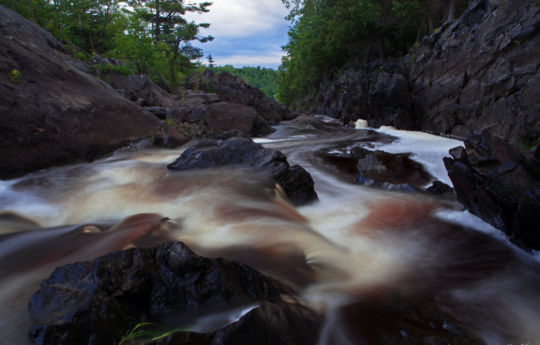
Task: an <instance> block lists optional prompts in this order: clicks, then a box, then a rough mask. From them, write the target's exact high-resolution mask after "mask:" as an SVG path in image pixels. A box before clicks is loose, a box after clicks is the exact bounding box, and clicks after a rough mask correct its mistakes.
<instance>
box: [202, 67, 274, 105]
mask: <svg viewBox="0 0 540 345" xmlns="http://www.w3.org/2000/svg"><path fill="white" fill-rule="evenodd" d="M212 69H213V71H214V72H215V73H222V72H227V73H229V74H232V75H236V76H239V77H241V78H242V79H244V81H245V82H246V83H248V84H249V85H251V86H253V87H256V88H257V89H259V90H261V91H262V92H264V94H265V95H267V96H268V97H270V98H273V99H276V97H277V91H278V85H279V72H278V71H276V70H273V69H271V68H264V67H260V66H259V67H242V68H235V67H233V66H231V65H225V66H219V67H212Z"/></svg>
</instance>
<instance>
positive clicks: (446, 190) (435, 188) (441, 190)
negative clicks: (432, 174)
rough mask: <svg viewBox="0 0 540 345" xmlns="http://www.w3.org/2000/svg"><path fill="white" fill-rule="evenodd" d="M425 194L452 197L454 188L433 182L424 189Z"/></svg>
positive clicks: (439, 182)
mask: <svg viewBox="0 0 540 345" xmlns="http://www.w3.org/2000/svg"><path fill="white" fill-rule="evenodd" d="M426 192H428V193H431V194H437V195H454V188H452V187H450V186H449V185H447V184H446V183H442V182H441V181H433V184H432V185H431V186H429V187H427V188H426Z"/></svg>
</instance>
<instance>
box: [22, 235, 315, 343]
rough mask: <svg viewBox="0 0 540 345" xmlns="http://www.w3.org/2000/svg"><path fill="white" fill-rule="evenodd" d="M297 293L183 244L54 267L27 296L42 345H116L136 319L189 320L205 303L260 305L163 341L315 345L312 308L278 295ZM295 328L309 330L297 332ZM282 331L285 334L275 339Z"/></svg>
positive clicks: (34, 329) (206, 307) (36, 336)
mask: <svg viewBox="0 0 540 345" xmlns="http://www.w3.org/2000/svg"><path fill="white" fill-rule="evenodd" d="M292 292H293V291H292V290H291V289H290V288H288V287H286V286H284V285H281V284H280V283H278V282H277V281H275V280H273V279H271V278H268V277H266V276H263V275H262V274H260V273H258V272H257V271H255V270H253V269H251V268H250V267H248V266H245V265H242V264H239V263H235V262H231V261H227V260H223V259H208V258H204V257H201V256H198V255H196V254H195V253H193V252H192V251H191V250H190V249H189V248H187V247H186V246H185V245H184V244H182V243H166V244H164V245H161V246H160V247H157V248H152V249H129V250H125V251H120V252H115V253H112V254H109V255H106V256H103V257H100V258H97V259H95V260H94V261H92V262H80V263H75V264H71V265H66V266H63V267H59V268H57V269H56V270H55V271H54V272H53V273H52V274H51V276H50V277H49V278H48V279H47V280H45V281H43V282H42V284H41V287H40V290H39V291H38V292H37V293H36V294H35V295H34V296H33V297H32V299H31V300H30V303H29V306H28V309H29V312H30V316H31V317H32V319H33V320H34V322H35V324H36V325H35V326H34V327H32V329H31V330H30V338H31V340H32V342H33V343H34V344H40V345H45V344H50V345H53V344H54V345H61V344H66V345H67V344H69V345H72V344H93V345H113V344H118V343H119V341H120V339H121V337H122V336H123V335H125V334H126V333H127V332H128V331H129V330H131V329H132V328H133V327H134V326H135V325H137V324H138V323H139V322H143V321H152V322H156V321H157V320H160V319H166V318H167V317H169V319H173V320H184V322H186V323H188V324H189V323H192V322H194V320H195V319H196V315H198V314H199V313H200V310H201V308H202V310H206V311H208V310H212V308H213V307H216V306H217V307H219V308H223V307H224V306H228V305H233V306H234V305H236V306H238V305H245V304H247V303H252V304H253V303H255V304H256V305H258V307H256V308H255V309H253V310H252V311H251V312H249V313H247V314H246V315H244V316H243V317H242V318H240V320H238V321H237V322H236V323H233V324H229V325H221V326H220V327H218V328H220V329H219V330H218V331H216V332H215V334H214V335H212V336H205V335H201V334H191V333H189V332H188V333H179V334H178V335H174V336H172V337H171V339H166V340H164V341H162V342H158V343H159V344H185V342H179V341H175V340H174V339H177V338H179V339H186V337H188V338H194V339H197V340H196V341H194V342H191V343H192V344H218V343H219V344H233V343H234V341H235V340H237V339H244V342H239V343H242V344H244V343H246V344H247V343H248V342H249V341H251V343H261V344H262V343H265V341H267V344H276V345H277V344H293V343H294V344H297V343H296V342H295V341H292V342H289V343H287V342H283V343H280V342H276V341H277V340H278V339H281V340H282V339H293V340H296V339H302V341H301V342H298V344H315V343H316V338H317V334H318V329H319V324H320V320H319V318H318V316H316V315H315V313H314V312H312V311H311V310H309V309H307V308H304V307H301V306H299V305H296V304H290V303H285V302H282V301H281V300H280V296H281V295H282V294H290V293H292ZM177 322H178V321H177ZM184 326H186V325H184ZM223 326H225V327H223ZM172 328H174V327H172ZM298 330H300V331H304V332H306V334H304V335H302V334H300V335H296V334H295V333H293V331H298ZM277 334H283V335H282V337H280V338H279V337H278V338H276V339H275V340H273V339H272V338H270V337H271V336H272V335H277ZM212 339H215V340H214V342H211V341H212ZM217 339H223V341H224V342H223V343H220V342H217ZM191 343H190V344H191Z"/></svg>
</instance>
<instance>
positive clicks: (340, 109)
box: [297, 0, 540, 147]
mask: <svg viewBox="0 0 540 345" xmlns="http://www.w3.org/2000/svg"><path fill="white" fill-rule="evenodd" d="M538 56H540V5H539V4H538V2H535V1H522V0H508V1H497V0H476V1H474V2H473V3H472V4H471V5H470V7H469V8H468V9H467V10H466V11H465V12H464V13H463V14H462V15H461V16H460V17H459V18H458V19H456V20H455V21H452V22H447V23H446V24H444V25H443V26H442V27H441V28H439V29H437V30H436V31H435V32H434V33H433V34H432V35H430V36H428V37H425V38H424V40H423V42H421V44H419V45H418V47H416V48H414V49H412V50H411V51H410V53H409V55H408V56H406V57H405V59H404V61H402V62H401V63H397V62H391V61H374V62H372V63H370V64H368V65H364V64H360V63H359V62H357V61H351V62H350V63H348V64H346V65H345V66H344V67H342V68H341V70H340V71H336V72H334V73H333V74H332V75H330V76H328V78H326V79H325V80H324V81H323V82H322V83H321V85H320V87H319V89H318V91H317V93H316V95H315V97H313V98H310V99H309V100H301V101H299V103H298V105H297V106H298V107H299V108H302V109H303V110H306V111H311V112H315V113H323V114H327V115H330V116H334V117H336V118H341V119H342V120H343V121H344V123H348V122H349V121H354V120H356V119H358V118H363V119H367V120H368V121H369V124H370V125H371V126H379V125H382V124H384V125H392V126H396V127H399V128H404V129H411V128H415V129H419V130H424V131H433V132H437V133H444V134H452V135H456V136H462V137H466V136H468V135H470V134H472V133H473V132H474V131H478V130H487V131H488V132H490V133H491V134H493V135H495V136H497V137H500V138H502V139H505V140H508V141H509V142H510V143H511V144H513V145H515V146H522V147H529V146H533V145H534V144H537V143H538V141H539V138H540V121H538V120H539V117H540V116H539V114H540V103H539V102H538V101H537V99H536V97H537V95H538V94H540V73H539V70H540V59H538Z"/></svg>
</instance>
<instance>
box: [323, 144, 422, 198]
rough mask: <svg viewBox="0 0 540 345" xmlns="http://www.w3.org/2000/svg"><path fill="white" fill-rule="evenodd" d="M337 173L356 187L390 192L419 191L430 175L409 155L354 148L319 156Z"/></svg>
mask: <svg viewBox="0 0 540 345" xmlns="http://www.w3.org/2000/svg"><path fill="white" fill-rule="evenodd" d="M322 156H323V159H324V160H325V161H326V162H328V163H330V164H332V165H333V166H335V167H337V168H338V169H339V171H340V172H342V173H346V174H347V175H353V176H354V179H355V180H356V182H357V183H358V184H361V185H365V186H371V187H378V188H382V189H385V190H390V191H404V192H419V191H421V189H420V188H419V187H422V186H424V185H425V184H427V183H428V182H429V181H430V180H431V179H432V177H431V175H430V174H429V173H427V172H426V171H425V170H424V167H423V166H422V165H421V164H420V163H418V162H415V161H413V160H412V159H410V153H388V152H384V151H379V150H375V151H372V150H367V149H364V148H361V147H354V148H352V149H351V150H350V151H348V152H344V153H326V152H325V153H322Z"/></svg>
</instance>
